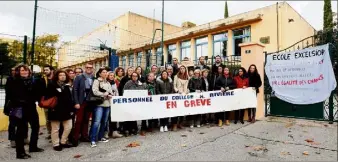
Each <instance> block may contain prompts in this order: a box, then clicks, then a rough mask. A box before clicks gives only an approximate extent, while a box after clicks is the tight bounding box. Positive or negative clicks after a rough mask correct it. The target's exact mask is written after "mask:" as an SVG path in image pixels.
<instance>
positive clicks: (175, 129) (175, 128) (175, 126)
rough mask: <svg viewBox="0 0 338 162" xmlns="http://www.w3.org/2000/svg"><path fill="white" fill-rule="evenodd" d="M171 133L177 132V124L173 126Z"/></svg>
mask: <svg viewBox="0 0 338 162" xmlns="http://www.w3.org/2000/svg"><path fill="white" fill-rule="evenodd" d="M173 131H174V132H176V131H177V124H173Z"/></svg>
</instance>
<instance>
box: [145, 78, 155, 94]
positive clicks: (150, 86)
mask: <svg viewBox="0 0 338 162" xmlns="http://www.w3.org/2000/svg"><path fill="white" fill-rule="evenodd" d="M146 87H147V89H148V95H156V82H155V81H153V82H149V81H147V85H146Z"/></svg>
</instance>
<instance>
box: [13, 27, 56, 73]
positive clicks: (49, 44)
mask: <svg viewBox="0 0 338 162" xmlns="http://www.w3.org/2000/svg"><path fill="white" fill-rule="evenodd" d="M58 42H59V35H51V34H46V35H42V36H39V37H37V38H36V41H35V46H34V51H35V54H34V64H35V65H38V66H44V65H46V64H49V65H52V66H54V67H57V62H56V59H55V55H56V47H55V45H56V44H57V43H58ZM27 48H28V52H27V54H28V56H27V62H28V63H29V64H31V55H30V52H31V43H28V45H27ZM9 52H10V56H11V57H13V58H14V59H15V60H16V61H17V62H23V60H22V58H23V56H22V55H23V42H19V41H14V42H13V43H12V44H11V45H10V48H9Z"/></svg>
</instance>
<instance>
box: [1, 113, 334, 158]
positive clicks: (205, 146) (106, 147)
mask: <svg viewBox="0 0 338 162" xmlns="http://www.w3.org/2000/svg"><path fill="white" fill-rule="evenodd" d="M43 132H44V134H43V135H41V136H40V139H39V146H40V147H42V148H44V149H45V152H44V153H32V154H31V155H32V159H31V160H32V161H37V160H43V161H51V160H52V161H68V160H83V161H89V160H90V161H93V160H100V161H113V160H114V161H244V160H248V161H263V160H264V161H266V160H274V161H337V123H335V124H333V125H329V124H328V123H327V122H315V121H306V120H296V119H285V118H273V117H270V118H266V119H264V120H262V121H258V122H256V123H255V124H248V123H245V124H244V125H242V124H240V123H239V124H237V125H235V124H233V123H232V124H231V125H230V126H224V127H221V128H220V127H217V126H213V127H209V126H204V127H202V128H194V129H190V128H185V129H183V130H180V131H178V132H166V133H160V132H154V133H148V134H146V136H131V137H127V138H120V139H110V141H109V142H108V143H98V147H96V148H90V146H89V143H81V144H80V145H79V146H78V147H76V148H70V149H64V150H63V151H61V152H56V151H54V150H53V149H52V146H51V144H50V143H48V142H47V140H45V136H46V134H45V132H46V130H45V129H44V130H43ZM0 138H1V139H2V140H1V141H3V142H1V141H0V142H1V143H0V149H1V150H2V151H1V152H0V160H1V161H4V160H15V149H12V148H9V146H8V141H7V140H6V139H7V133H6V132H2V133H1V134H0ZM131 142H138V143H139V144H140V146H138V147H133V148H129V147H128V148H127V147H126V146H127V145H128V144H129V143H131ZM76 155H78V156H80V157H79V158H75V157H74V156H76Z"/></svg>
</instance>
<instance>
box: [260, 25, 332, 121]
mask: <svg viewBox="0 0 338 162" xmlns="http://www.w3.org/2000/svg"><path fill="white" fill-rule="evenodd" d="M332 34H333V35H334V36H332ZM337 35H338V33H337V31H335V32H334V33H332V32H330V33H318V34H317V35H313V36H310V37H308V38H305V39H303V40H301V41H299V42H297V43H295V44H294V45H292V46H290V47H289V48H286V49H284V50H281V51H278V52H286V51H288V52H290V51H294V50H300V49H305V48H309V47H314V46H319V45H323V44H327V43H329V44H330V47H329V50H330V56H331V60H332V65H333V68H334V72H335V76H336V80H338V79H337V78H338V77H337V70H338V69H337V62H338V60H337V56H338V50H337V47H338V36H337ZM328 37H330V38H331V39H328ZM273 53H276V52H273ZM273 53H265V54H266V56H267V55H269V54H273ZM264 96H265V116H280V117H291V118H303V119H310V120H324V121H329V122H330V123H333V122H334V121H335V122H337V121H338V114H337V112H338V108H337V107H338V103H337V102H338V97H337V89H336V90H335V91H333V92H332V94H331V96H330V98H328V99H327V100H326V101H324V102H321V103H316V104H311V105H295V104H291V103H288V102H285V101H282V100H280V99H278V98H277V97H276V96H275V95H274V92H273V90H272V88H271V86H270V84H269V81H268V78H267V76H266V74H264Z"/></svg>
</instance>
